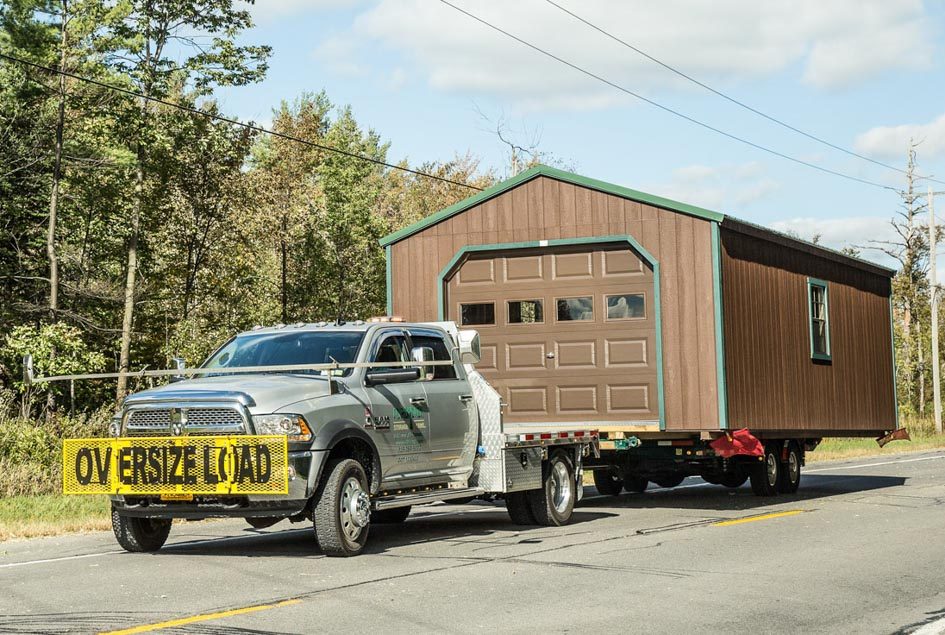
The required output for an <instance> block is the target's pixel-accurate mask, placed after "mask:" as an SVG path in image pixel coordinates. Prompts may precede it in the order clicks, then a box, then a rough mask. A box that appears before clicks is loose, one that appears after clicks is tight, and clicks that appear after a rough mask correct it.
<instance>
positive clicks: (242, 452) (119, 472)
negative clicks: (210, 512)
mask: <svg viewBox="0 0 945 635" xmlns="http://www.w3.org/2000/svg"><path fill="white" fill-rule="evenodd" d="M62 489H63V493H65V494H131V495H153V496H168V495H194V494H288V493H289V451H288V441H287V439H286V437H285V436H277V435H272V436H269V435H228V436H199V437H130V438H118V439H112V438H106V439H65V440H64V441H63V444H62Z"/></svg>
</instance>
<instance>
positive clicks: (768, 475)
mask: <svg viewBox="0 0 945 635" xmlns="http://www.w3.org/2000/svg"><path fill="white" fill-rule="evenodd" d="M780 448H781V444H780V443H777V442H774V443H767V444H765V455H764V457H763V460H762V461H760V462H758V463H756V464H754V465H752V467H751V472H750V475H749V477H750V478H751V491H753V492H754V493H755V496H774V495H775V494H777V493H778V482H779V481H780V480H781V471H782V469H781V456H780V454H781V452H780Z"/></svg>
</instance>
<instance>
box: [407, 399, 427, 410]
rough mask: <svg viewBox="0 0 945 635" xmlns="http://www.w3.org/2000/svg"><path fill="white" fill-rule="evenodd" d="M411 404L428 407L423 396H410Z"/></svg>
mask: <svg viewBox="0 0 945 635" xmlns="http://www.w3.org/2000/svg"><path fill="white" fill-rule="evenodd" d="M410 405H411V406H416V407H417V408H426V407H427V400H426V399H424V398H423V397H411V398H410Z"/></svg>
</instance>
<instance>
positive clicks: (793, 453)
mask: <svg viewBox="0 0 945 635" xmlns="http://www.w3.org/2000/svg"><path fill="white" fill-rule="evenodd" d="M800 485H801V449H800V448H799V447H798V445H797V442H795V441H791V442H790V443H789V444H788V455H787V460H786V461H785V462H784V463H782V464H781V475H780V478H779V479H778V491H779V492H781V493H782V494H794V493H796V492H797V488H798V487H800Z"/></svg>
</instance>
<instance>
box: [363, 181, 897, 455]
mask: <svg viewBox="0 0 945 635" xmlns="http://www.w3.org/2000/svg"><path fill="white" fill-rule="evenodd" d="M381 244H382V245H383V246H384V247H385V249H386V253H387V272H388V275H387V298H388V300H387V303H388V307H387V309H388V313H390V314H392V315H402V316H404V317H406V318H407V319H409V320H411V321H436V320H454V321H456V322H457V323H459V324H460V326H465V327H468V328H475V329H477V330H478V331H479V333H480V336H481V339H482V344H483V358H482V361H481V362H480V364H479V365H478V369H479V370H480V371H481V372H482V373H483V375H484V376H485V377H486V378H488V379H489V380H490V382H492V384H493V385H494V386H495V387H496V388H497V389H498V390H499V391H500V393H501V394H502V395H503V398H504V400H505V401H506V403H507V404H508V406H507V409H506V419H507V420H508V421H511V422H515V423H531V422H536V423H537V422H542V423H545V422H561V423H580V424H588V425H594V426H596V427H617V428H626V429H632V430H637V431H680V432H696V431H705V430H708V431H713V430H725V429H729V428H741V427H748V428H751V429H753V430H767V431H796V430H804V431H810V433H811V436H813V435H814V434H817V433H819V434H821V435H822V436H825V435H829V434H840V433H842V434H874V433H877V432H882V431H888V430H892V429H895V427H896V398H895V382H894V365H893V352H892V333H891V322H890V301H889V296H890V290H891V284H890V279H891V276H892V275H893V272H892V271H891V270H889V269H885V268H883V267H880V266H877V265H874V264H872V263H869V262H866V261H863V260H859V259H855V258H851V257H848V256H846V255H843V254H840V253H838V252H834V251H832V250H829V249H825V248H822V247H819V246H816V245H812V244H809V243H805V242H803V241H799V240H795V239H792V238H789V237H787V236H784V235H781V234H778V233H776V232H773V231H770V230H767V229H764V228H760V227H756V226H754V225H751V224H748V223H745V222H742V221H738V220H735V219H732V218H730V217H726V216H725V215H723V214H720V213H718V212H713V211H710V210H706V209H702V208H699V207H695V206H692V205H686V204H684V203H679V202H676V201H672V200H669V199H665V198H661V197H658V196H653V195H650V194H645V193H643V192H638V191H635V190H630V189H627V188H623V187H620V186H616V185H611V184H609V183H604V182H601V181H596V180H593V179H588V178H585V177H581V176H578V175H575V174H571V173H567V172H563V171H561V170H557V169H554V168H549V167H546V166H537V167H535V168H532V169H530V170H528V171H526V172H524V173H522V174H520V175H518V176H516V177H514V178H512V179H509V180H508V181H505V182H503V183H499V184H498V185H496V186H494V187H491V188H489V189H488V190H485V191H484V192H481V193H479V194H477V195H475V196H473V197H471V198H468V199H466V200H464V201H461V202H459V203H457V204H455V205H453V206H451V207H449V208H447V209H444V210H442V211H440V212H438V213H436V214H433V215H432V216H429V217H428V218H425V219H423V220H421V221H420V222H418V223H416V224H414V225H411V226H410V227H407V228H405V229H403V230H401V231H398V232H396V233H394V234H391V235H389V236H387V237H385V238H384V239H383V240H382V241H381Z"/></svg>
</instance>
